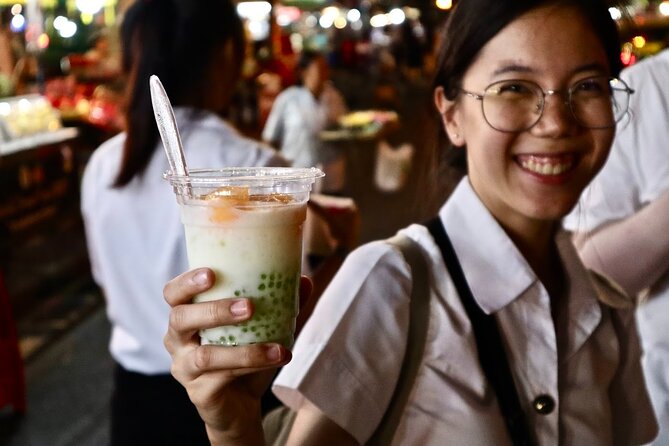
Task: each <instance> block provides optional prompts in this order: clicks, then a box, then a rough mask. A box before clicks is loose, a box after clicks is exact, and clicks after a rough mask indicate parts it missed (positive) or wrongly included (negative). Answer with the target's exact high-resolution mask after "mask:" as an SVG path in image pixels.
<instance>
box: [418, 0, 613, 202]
mask: <svg viewBox="0 0 669 446" xmlns="http://www.w3.org/2000/svg"><path fill="white" fill-rule="evenodd" d="M548 5H555V6H570V7H573V8H574V9H576V10H578V11H580V12H581V13H582V14H583V16H584V17H585V18H586V20H588V21H589V22H590V24H591V26H592V30H593V31H594V33H595V35H596V36H597V38H598V40H599V43H600V44H601V45H602V47H603V48H604V51H605V52H606V57H607V59H608V62H609V69H610V72H611V75H612V76H618V74H619V73H620V70H621V69H622V63H621V61H620V38H619V36H618V29H617V27H616V24H615V22H614V20H613V19H612V18H611V15H610V14H609V12H608V6H609V5H608V4H607V3H606V1H605V0H461V1H460V2H458V3H457V4H456V6H455V7H454V8H453V11H452V12H451V14H450V16H449V17H448V19H447V21H446V24H445V26H444V28H443V30H442V34H441V39H440V42H441V47H440V52H439V54H438V57H437V65H436V72H435V77H434V79H433V82H432V87H433V89H435V88H437V87H443V89H444V95H445V96H446V98H447V99H449V100H454V99H455V98H456V96H457V95H458V92H459V90H458V88H459V87H461V83H462V78H463V76H464V74H465V72H466V71H467V69H468V68H469V66H470V65H471V64H472V63H473V62H474V60H475V59H476V57H477V56H478V54H479V52H480V51H481V49H482V48H483V47H484V46H485V45H486V44H487V43H488V42H489V41H490V40H491V39H492V38H493V37H494V36H495V35H497V33H499V32H500V31H501V30H502V29H503V28H504V27H506V26H507V25H509V24H510V23H511V22H513V21H514V20H515V19H517V18H518V17H520V16H521V15H523V14H525V13H527V12H529V11H532V10H534V9H537V8H539V7H542V6H548ZM431 116H433V122H432V125H433V126H434V127H435V128H436V129H437V130H436V132H437V138H436V144H434V147H433V148H432V151H431V152H429V153H427V154H425V156H426V159H425V166H426V168H427V170H428V172H426V173H425V175H424V177H425V178H426V181H429V182H432V184H433V185H434V184H441V187H439V188H438V189H440V190H437V191H435V193H437V194H438V196H434V197H431V199H432V201H430V203H429V204H428V205H427V206H428V207H429V206H432V207H434V206H437V205H438V204H440V203H441V200H443V198H444V194H447V193H449V192H450V190H447V189H449V188H452V186H453V185H455V184H457V180H458V179H459V178H460V177H462V176H463V175H465V174H466V170H467V162H466V151H465V150H454V149H453V146H452V144H451V142H450V141H449V140H448V137H447V135H446V134H445V132H444V130H443V126H442V124H441V120H440V119H439V118H440V117H439V116H435V113H432V114H431ZM432 134H434V133H432ZM453 176H455V177H457V178H453ZM444 181H446V182H447V183H446V184H444ZM428 184H429V183H428ZM433 189H434V188H433ZM430 211H433V209H432V208H430ZM428 212H429V211H428Z"/></svg>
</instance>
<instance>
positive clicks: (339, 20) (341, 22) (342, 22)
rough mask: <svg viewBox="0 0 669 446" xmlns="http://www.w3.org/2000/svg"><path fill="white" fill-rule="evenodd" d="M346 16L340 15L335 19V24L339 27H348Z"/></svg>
mask: <svg viewBox="0 0 669 446" xmlns="http://www.w3.org/2000/svg"><path fill="white" fill-rule="evenodd" d="M346 24H347V22H346V17H342V16H339V17H337V18H336V19H335V20H334V26H335V28H337V29H344V28H346Z"/></svg>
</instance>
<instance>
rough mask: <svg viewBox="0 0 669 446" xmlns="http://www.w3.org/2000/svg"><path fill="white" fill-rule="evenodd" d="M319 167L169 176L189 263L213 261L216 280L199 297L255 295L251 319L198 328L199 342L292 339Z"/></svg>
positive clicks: (204, 264) (201, 171)
mask: <svg viewBox="0 0 669 446" xmlns="http://www.w3.org/2000/svg"><path fill="white" fill-rule="evenodd" d="M321 176H323V173H322V172H321V171H320V170H318V169H315V168H288V167H243V168H240V167H231V168H225V169H197V170H191V171H190V172H189V173H188V175H183V176H180V175H173V174H172V173H170V172H168V173H166V174H165V178H166V179H167V180H168V181H169V182H170V183H171V184H172V186H173V188H174V191H175V193H176V195H177V201H178V203H179V205H180V211H181V221H182V222H183V225H184V230H185V233H186V246H187V250H188V262H189V266H190V268H191V269H194V268H199V267H209V268H211V269H212V270H213V271H214V272H215V274H216V284H215V285H214V287H213V288H211V289H210V290H207V291H206V292H204V293H201V294H199V295H198V296H197V297H196V298H195V301H196V302H204V301H210V300H215V299H221V298H226V297H247V298H250V299H252V301H253V304H254V307H255V311H254V315H253V318H252V319H250V320H249V321H247V322H244V323H241V324H237V325H234V326H224V327H216V328H209V329H205V330H201V331H200V336H201V340H202V344H219V345H245V344H253V343H256V342H279V343H282V344H284V345H286V346H290V345H291V344H292V342H293V336H294V332H295V318H296V316H297V311H298V288H299V279H300V272H301V263H302V226H303V223H304V220H305V217H306V212H307V200H308V199H309V192H310V190H311V185H312V184H313V182H314V180H315V179H316V178H319V177H321Z"/></svg>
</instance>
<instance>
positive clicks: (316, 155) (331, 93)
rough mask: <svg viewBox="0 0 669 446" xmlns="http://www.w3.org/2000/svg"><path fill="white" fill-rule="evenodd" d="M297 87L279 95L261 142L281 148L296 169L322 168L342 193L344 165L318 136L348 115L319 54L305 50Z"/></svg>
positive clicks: (338, 154)
mask: <svg viewBox="0 0 669 446" xmlns="http://www.w3.org/2000/svg"><path fill="white" fill-rule="evenodd" d="M296 72H297V74H296V78H297V79H298V83H297V85H293V86H291V87H288V88H286V89H285V90H284V91H282V92H281V93H279V95H278V96H277V97H276V100H275V101H274V104H273V105H272V109H271V111H270V113H269V116H268V117H267V121H266V122H265V127H264V128H263V131H262V139H263V140H264V141H266V142H268V143H269V144H271V145H273V146H274V147H276V148H278V149H279V150H280V152H281V154H282V155H283V156H284V157H285V158H286V159H288V160H290V162H291V163H292V165H293V166H296V167H312V166H318V167H321V168H323V170H324V171H325V174H326V178H325V179H324V181H326V182H327V183H329V184H333V185H334V186H333V187H332V188H334V189H337V188H339V189H341V188H342V187H343V181H344V179H343V178H336V179H333V178H332V177H333V176H335V174H338V175H343V172H342V169H341V168H337V167H338V166H339V164H341V163H342V162H343V157H342V154H341V153H339V152H338V151H337V149H336V148H334V147H332V146H330V145H328V144H326V143H325V142H323V141H321V139H320V136H319V133H320V132H321V131H322V130H325V129H326V128H327V127H328V126H332V125H334V124H336V122H337V118H339V117H340V116H342V115H343V114H344V113H346V104H345V102H344V99H343V97H342V96H341V94H340V93H339V91H337V89H336V88H335V87H334V86H333V85H332V83H331V82H330V80H329V67H328V64H327V61H326V60H325V57H324V56H323V55H321V54H320V53H317V52H314V51H310V50H305V51H303V52H302V53H301V54H300V57H299V60H298V62H297V67H296Z"/></svg>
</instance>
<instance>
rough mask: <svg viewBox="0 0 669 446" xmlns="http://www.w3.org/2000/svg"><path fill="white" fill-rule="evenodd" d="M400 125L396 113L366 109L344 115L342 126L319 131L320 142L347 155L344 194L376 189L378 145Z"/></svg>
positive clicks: (351, 194) (341, 119)
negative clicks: (375, 169) (363, 189)
mask: <svg viewBox="0 0 669 446" xmlns="http://www.w3.org/2000/svg"><path fill="white" fill-rule="evenodd" d="M398 127H399V121H398V118H397V114H396V113H394V112H385V111H376V110H367V111H357V112H352V113H349V114H348V115H344V116H343V117H342V118H340V126H339V127H337V128H335V129H328V130H324V131H322V132H321V133H320V139H321V141H322V142H323V143H324V144H327V145H329V146H330V147H332V148H333V149H334V150H335V151H337V152H339V153H340V154H341V155H342V156H343V157H344V158H345V160H344V162H345V174H344V175H345V180H344V190H343V193H344V194H346V195H349V196H352V197H355V195H356V193H357V191H359V190H360V189H359V188H367V189H370V190H371V188H374V167H375V161H376V150H377V146H378V144H379V142H380V141H381V140H383V139H384V138H385V137H386V136H387V135H389V134H390V133H392V132H394V131H395V130H396V129H397V128H398Z"/></svg>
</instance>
